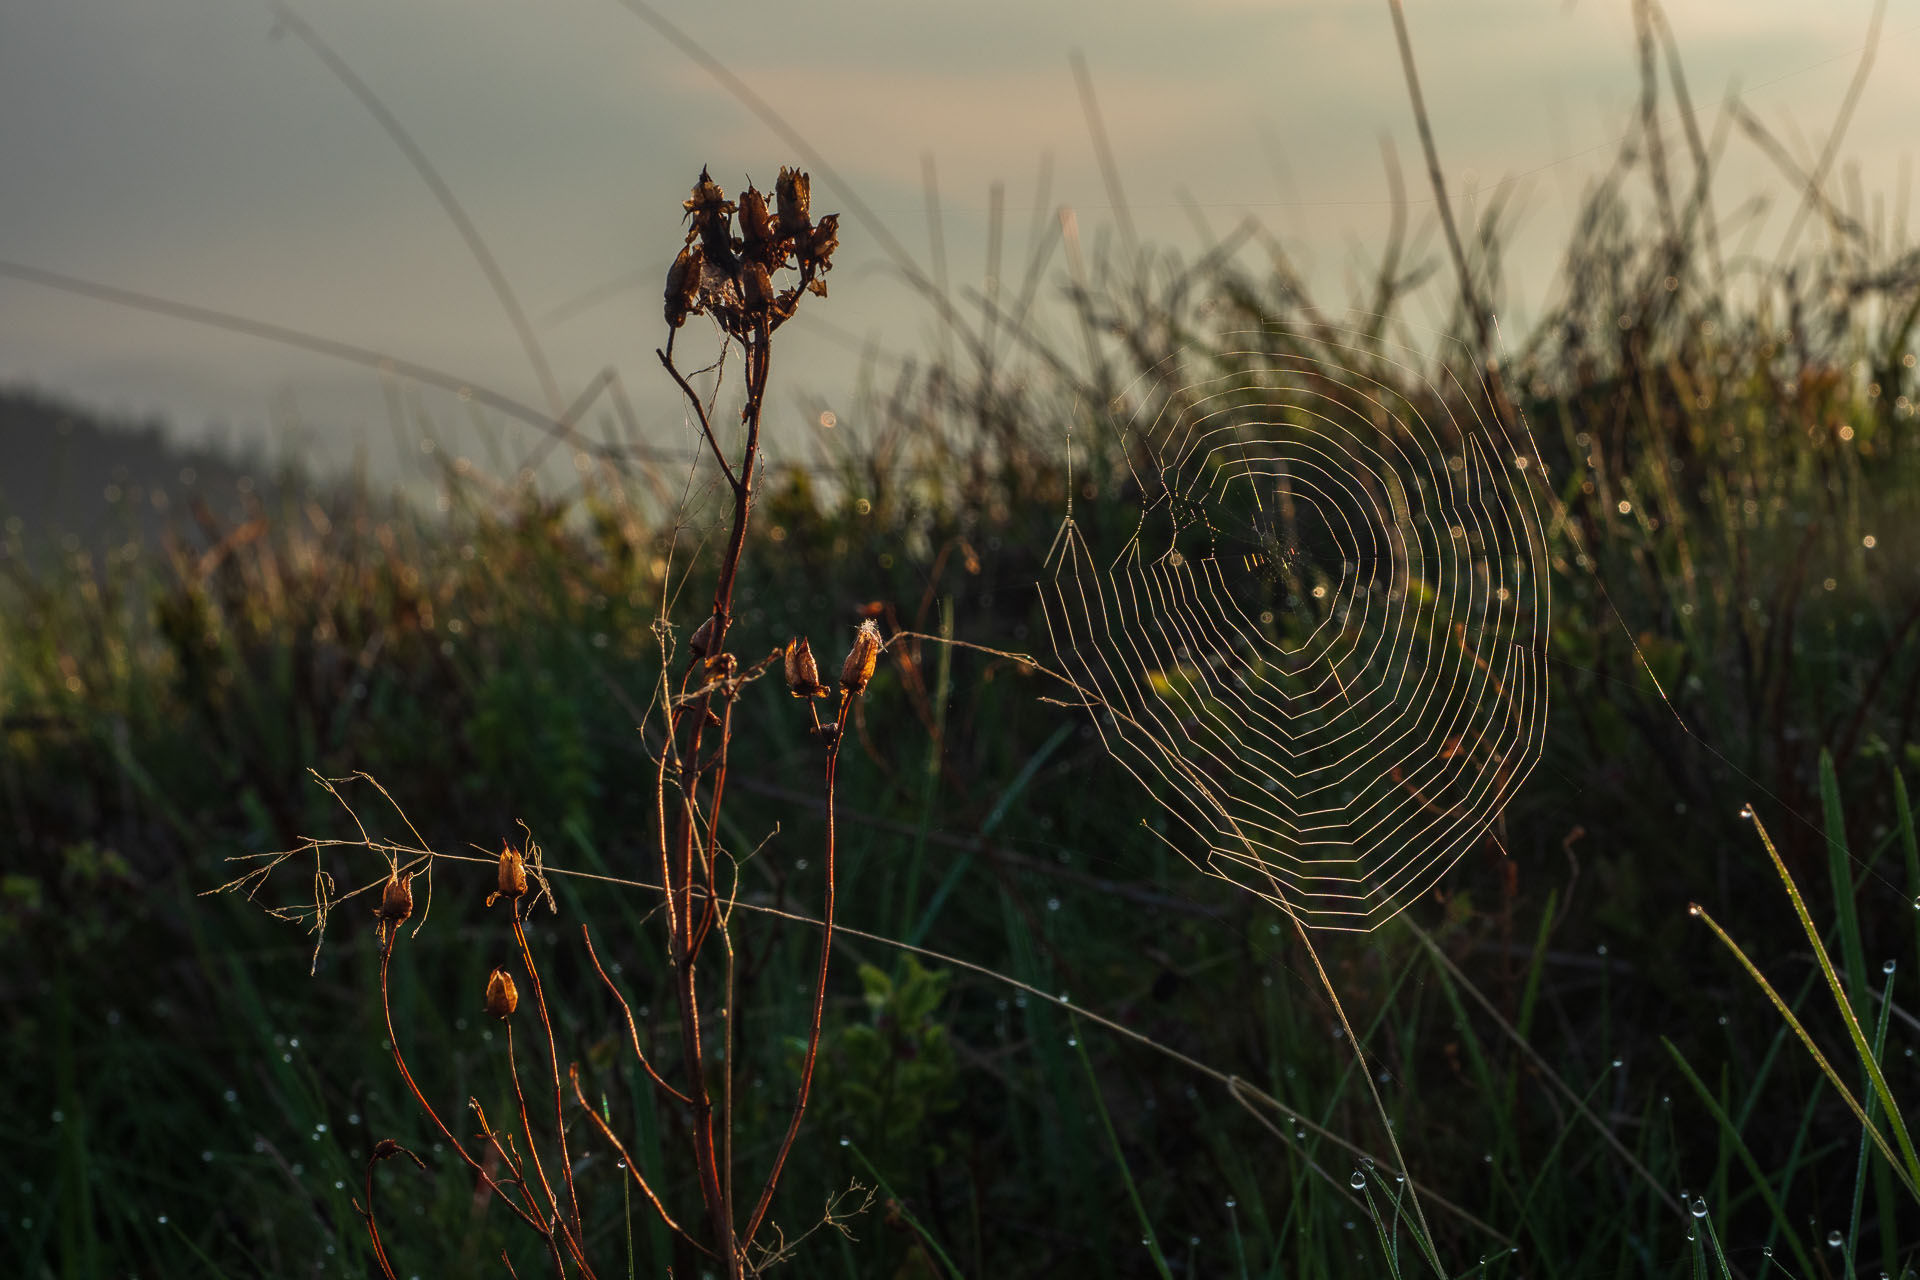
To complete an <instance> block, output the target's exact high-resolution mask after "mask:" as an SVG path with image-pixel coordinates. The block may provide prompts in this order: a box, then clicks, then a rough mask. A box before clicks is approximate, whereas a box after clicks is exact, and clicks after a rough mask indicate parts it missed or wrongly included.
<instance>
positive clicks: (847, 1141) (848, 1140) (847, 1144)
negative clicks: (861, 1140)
mask: <svg viewBox="0 0 1920 1280" xmlns="http://www.w3.org/2000/svg"><path fill="white" fill-rule="evenodd" d="M840 1145H841V1146H843V1147H850V1146H852V1145H853V1139H852V1138H849V1137H846V1136H844V1135H842V1136H841V1139H840Z"/></svg>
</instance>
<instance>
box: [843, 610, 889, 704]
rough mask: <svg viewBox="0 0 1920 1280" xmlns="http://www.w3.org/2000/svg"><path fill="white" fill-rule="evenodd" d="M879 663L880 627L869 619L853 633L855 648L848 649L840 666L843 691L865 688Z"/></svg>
mask: <svg viewBox="0 0 1920 1280" xmlns="http://www.w3.org/2000/svg"><path fill="white" fill-rule="evenodd" d="M879 663H880V628H878V627H876V626H874V625H873V620H872V619H868V620H867V621H865V622H863V623H861V624H860V629H859V630H858V631H856V632H854V633H853V648H851V649H849V650H848V651H847V660H846V662H845V663H843V664H842V665H841V667H840V689H841V692H843V693H853V694H857V693H859V692H860V691H861V690H863V689H865V688H866V687H867V681H869V680H871V679H873V669H874V668H875V667H876V666H878V665H879Z"/></svg>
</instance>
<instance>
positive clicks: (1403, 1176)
mask: <svg viewBox="0 0 1920 1280" xmlns="http://www.w3.org/2000/svg"><path fill="white" fill-rule="evenodd" d="M1393 1180H1394V1181H1395V1182H1405V1181H1406V1180H1407V1175H1406V1174H1404V1173H1396V1174H1394V1175H1393Z"/></svg>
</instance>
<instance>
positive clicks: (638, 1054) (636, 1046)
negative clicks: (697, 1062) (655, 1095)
mask: <svg viewBox="0 0 1920 1280" xmlns="http://www.w3.org/2000/svg"><path fill="white" fill-rule="evenodd" d="M580 940H581V941H582V942H584V943H586V944H587V959H589V960H591V961H593V969H594V972H595V973H598V974H599V975H600V981H602V982H604V983H606V984H607V990H609V991H611V992H613V998H614V999H615V1000H618V1001H619V1002H620V1012H621V1013H623V1014H625V1015H626V1019H627V1034H628V1035H629V1036H630V1037H632V1039H633V1056H634V1057H635V1058H637V1059H639V1061H640V1066H641V1068H642V1069H643V1070H645V1071H646V1073H647V1075H648V1076H650V1077H651V1078H652V1080H653V1082H654V1083H655V1084H657V1085H659V1086H660V1087H661V1088H662V1089H664V1090H666V1091H667V1092H668V1093H669V1094H672V1095H673V1096H674V1097H675V1098H676V1099H678V1100H679V1101H681V1102H684V1103H686V1104H688V1105H689V1106H691V1105H692V1103H693V1099H692V1098H689V1097H688V1096H687V1095H686V1094H684V1093H682V1092H680V1090H678V1089H676V1088H674V1087H673V1086H672V1085H670V1084H668V1083H667V1082H666V1080H665V1078H663V1077H662V1076H661V1074H660V1073H659V1072H658V1071H656V1070H654V1067H653V1062H652V1060H651V1059H649V1058H648V1057H647V1055H646V1052H645V1051H644V1050H642V1049H641V1048H640V1026H639V1024H638V1023H637V1022H635V1021H634V1019H633V1007H632V1006H631V1005H629V1004H628V1003H627V998H626V997H625V996H624V995H621V994H620V988H618V987H616V986H614V985H613V979H612V978H610V977H608V976H607V971H606V969H604V968H602V967H601V964H600V957H599V955H598V954H596V953H595V951H594V949H593V937H592V935H591V934H590V933H588V932H587V926H586V925H584V924H583V925H581V926H580Z"/></svg>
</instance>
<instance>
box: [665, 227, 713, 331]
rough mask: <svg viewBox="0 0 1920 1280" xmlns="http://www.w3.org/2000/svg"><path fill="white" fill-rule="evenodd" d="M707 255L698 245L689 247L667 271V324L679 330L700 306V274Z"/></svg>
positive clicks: (682, 251) (681, 252)
mask: <svg viewBox="0 0 1920 1280" xmlns="http://www.w3.org/2000/svg"><path fill="white" fill-rule="evenodd" d="M705 261H706V255H705V254H704V253H702V252H701V249H700V246H699V245H697V244H690V245H687V246H686V247H685V248H683V249H681V250H680V256H679V257H677V258H675V259H674V260H673V266H672V267H671V268H669V269H668V271H667V308H666V310H667V323H668V324H669V325H672V326H673V327H674V328H676V329H678V328H679V327H680V326H681V325H683V324H685V323H686V322H687V316H688V314H689V313H691V312H694V311H696V310H698V308H699V304H700V274H701V270H702V267H703V265H704V264H705Z"/></svg>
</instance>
